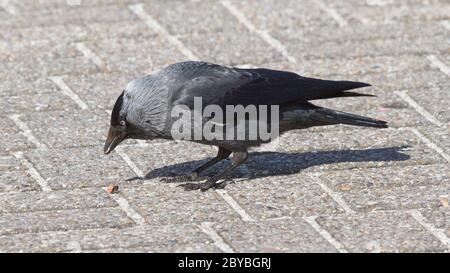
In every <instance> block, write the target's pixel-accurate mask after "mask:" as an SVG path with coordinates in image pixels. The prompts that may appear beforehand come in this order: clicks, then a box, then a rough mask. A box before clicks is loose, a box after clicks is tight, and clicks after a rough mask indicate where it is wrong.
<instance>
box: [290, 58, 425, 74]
mask: <svg viewBox="0 0 450 273" xmlns="http://www.w3.org/2000/svg"><path fill="white" fill-rule="evenodd" d="M432 69H433V67H432V66H431V64H430V63H429V62H426V61H425V58H424V57H423V56H418V55H398V56H362V57H355V58H337V59H335V58H332V59H330V58H325V59H318V58H310V59H307V60H299V62H298V65H297V67H294V71H298V72H300V74H303V75H305V76H306V75H311V76H315V77H324V76H327V75H331V76H333V77H336V78H337V77H342V79H344V77H347V76H348V75H355V76H357V75H358V76H359V75H360V74H368V73H383V74H390V73H395V72H399V71H408V72H410V73H411V72H413V71H426V70H432ZM418 73H420V72H418ZM337 79H338V78H337Z"/></svg>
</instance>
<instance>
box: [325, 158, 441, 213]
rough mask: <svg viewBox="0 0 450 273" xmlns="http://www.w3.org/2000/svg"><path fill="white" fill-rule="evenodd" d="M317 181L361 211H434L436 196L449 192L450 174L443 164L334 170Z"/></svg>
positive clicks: (437, 198) (438, 205)
mask: <svg viewBox="0 0 450 273" xmlns="http://www.w3.org/2000/svg"><path fill="white" fill-rule="evenodd" d="M432 174H433V175H432ZM319 179H320V180H321V181H322V182H324V183H326V184H327V185H328V186H329V187H330V188H332V189H333V190H334V191H337V192H340V193H341V196H342V198H343V200H344V201H346V202H347V204H349V206H350V207H351V208H353V209H354V210H356V211H361V212H368V211H375V210H408V209H417V208H433V209H435V208H439V207H441V202H440V196H441V195H442V194H443V193H445V192H450V187H449V186H448V182H450V172H449V168H448V166H447V165H445V164H439V165H430V166H411V167H403V168H398V167H394V168H384V169H377V170H375V169H367V170H364V171H362V170H354V171H338V172H332V173H325V174H322V175H320V176H319Z"/></svg>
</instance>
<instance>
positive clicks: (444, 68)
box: [427, 55, 450, 77]
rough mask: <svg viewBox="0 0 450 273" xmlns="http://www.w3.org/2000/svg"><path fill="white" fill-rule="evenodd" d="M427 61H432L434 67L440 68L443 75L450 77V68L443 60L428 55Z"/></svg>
mask: <svg viewBox="0 0 450 273" xmlns="http://www.w3.org/2000/svg"><path fill="white" fill-rule="evenodd" d="M427 59H428V61H430V63H431V64H432V65H434V66H435V67H437V68H439V70H441V71H442V73H444V74H446V75H447V76H449V77H450V67H449V66H448V65H446V64H445V63H443V62H442V61H441V60H439V59H438V57H437V56H436V55H428V56H427Z"/></svg>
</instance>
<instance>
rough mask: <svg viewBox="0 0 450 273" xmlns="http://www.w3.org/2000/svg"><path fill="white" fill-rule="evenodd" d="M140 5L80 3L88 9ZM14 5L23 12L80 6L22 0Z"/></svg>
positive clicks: (112, 0) (127, 0)
mask: <svg viewBox="0 0 450 273" xmlns="http://www.w3.org/2000/svg"><path fill="white" fill-rule="evenodd" d="M136 2H137V3H139V2H141V1H140V0H119V1H117V0H91V1H80V5H79V6H80V7H86V8H96V7H97V6H105V5H111V4H114V5H118V6H121V7H122V6H124V7H125V6H126V5H127V4H131V3H136ZM14 5H15V6H16V7H17V8H18V9H19V10H20V11H22V12H27V11H28V12H29V11H34V10H45V9H57V8H66V9H70V8H76V7H77V6H78V5H72V6H71V5H69V4H68V3H67V0H44V1H42V0H41V1H36V0H21V1H20V2H15V3H14Z"/></svg>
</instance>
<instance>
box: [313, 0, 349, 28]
mask: <svg viewBox="0 0 450 273" xmlns="http://www.w3.org/2000/svg"><path fill="white" fill-rule="evenodd" d="M315 3H316V4H317V5H318V6H319V7H320V8H321V9H322V10H323V11H325V12H326V13H327V14H328V15H330V16H331V18H333V19H334V20H335V21H336V22H337V23H338V24H339V26H341V27H345V26H347V25H348V22H347V20H345V19H344V17H342V16H341V15H340V14H339V13H338V12H337V10H335V9H333V8H329V7H327V6H326V5H325V4H324V3H323V2H322V0H316V1H315Z"/></svg>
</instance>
